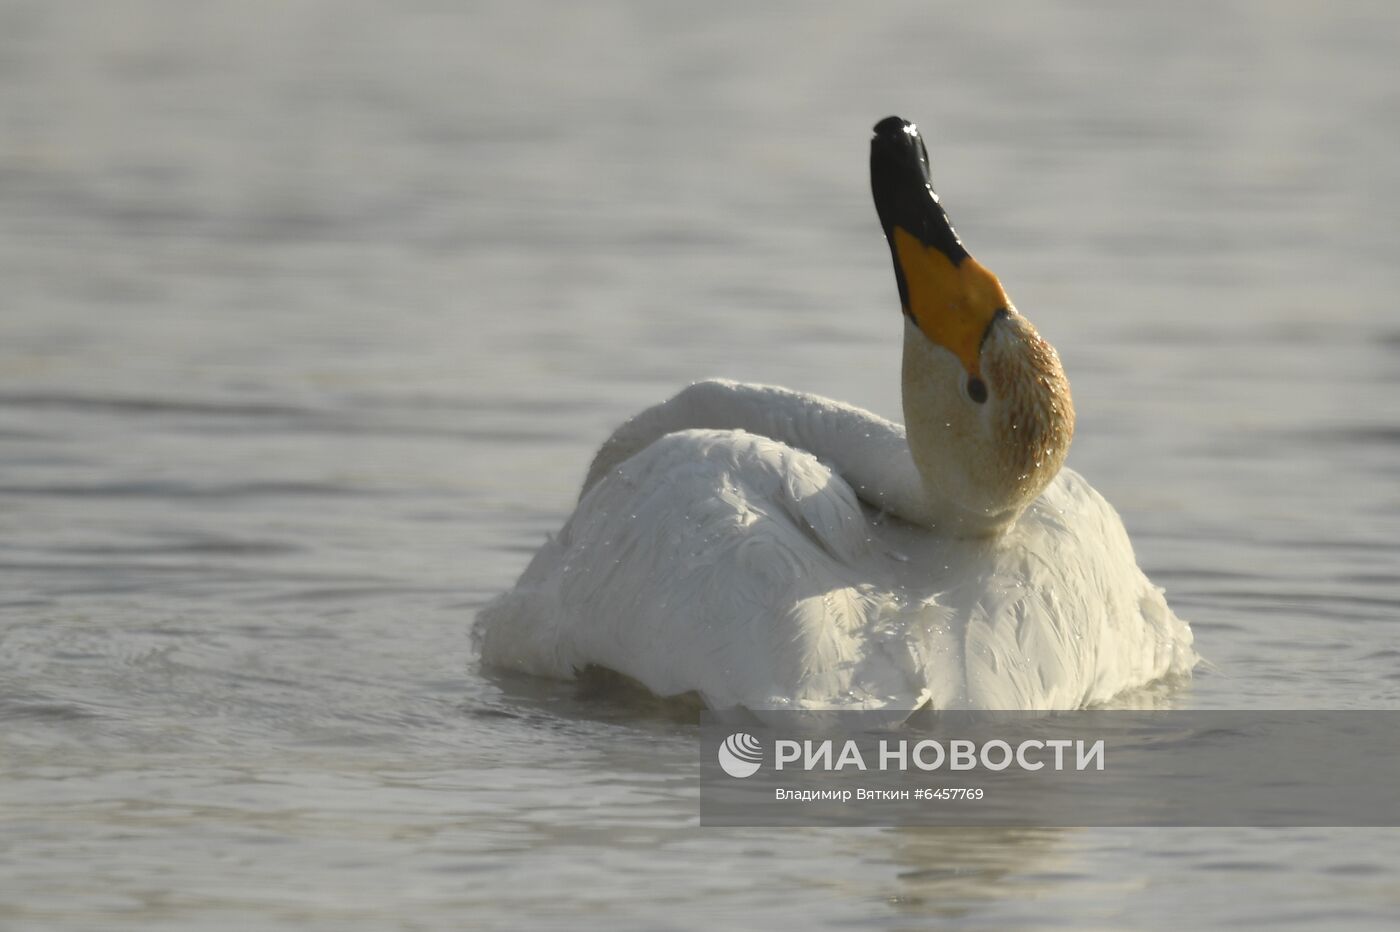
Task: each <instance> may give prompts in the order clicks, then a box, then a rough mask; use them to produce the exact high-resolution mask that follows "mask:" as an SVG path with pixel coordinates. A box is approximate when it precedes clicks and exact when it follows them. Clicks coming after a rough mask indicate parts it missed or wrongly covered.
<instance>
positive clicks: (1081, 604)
mask: <svg viewBox="0 0 1400 932" xmlns="http://www.w3.org/2000/svg"><path fill="white" fill-rule="evenodd" d="M709 423H714V424H716V425H718V424H725V425H727V426H728V427H729V428H730V429H708V428H707V426H706V425H707V424H709ZM673 424H674V425H684V426H686V427H688V428H691V429H684V430H678V431H673V432H667V431H668V428H669V427H670V426H671V425H673ZM695 425H699V426H698V428H696V427H695ZM736 425H737V426H738V427H742V428H749V429H750V430H754V431H757V432H753V433H751V432H749V430H745V429H733V428H734V427H735V426H736ZM769 434H778V435H781V436H783V437H784V438H785V439H788V440H793V441H796V443H795V445H789V443H784V442H782V441H780V440H776V439H772V438H771V436H768V435H769ZM809 451H813V452H809ZM817 454H821V458H819V457H818V455H817ZM833 466H834V467H835V468H833ZM917 483H918V475H917V472H916V470H915V468H914V465H913V462H912V460H911V458H910V455H909V452H908V448H907V445H906V444H905V443H904V435H903V429H902V428H901V427H899V425H895V424H891V423H890V422H888V421H885V420H883V419H881V418H878V417H876V416H875V415H873V414H869V413H868V412H864V411H861V410H860V409H857V408H853V407H851V406H848V405H842V404H839V403H837V402H832V401H829V400H827V399H822V398H816V397H814V396H808V395H801V394H798V393H795V392H788V391H784V390H782V389H773V388H767V387H762V386H744V385H737V384H735V383H729V382H706V383H699V384H698V385H697V386H693V387H692V388H691V389H688V390H687V392H683V393H682V394H681V395H680V396H677V398H676V399H673V400H672V401H671V402H668V403H667V404H666V405H661V406H658V407H657V408H653V409H651V410H650V411H648V412H645V413H644V414H643V415H640V416H639V417H638V418H636V419H634V421H633V422H630V423H629V424H628V425H625V426H624V427H623V428H622V429H620V430H619V431H618V433H617V434H616V435H614V438H613V439H612V440H611V441H609V443H608V444H607V445H605V447H604V449H603V450H602V451H601V452H600V454H599V458H598V460H597V461H595V464H594V468H593V469H592V470H591V471H590V475H589V480H588V482H587V483H586V484H585V492H584V494H583V496H582V498H581V499H580V501H579V503H578V507H577V509H576V510H575V511H574V513H573V515H572V516H571V517H570V518H569V519H568V521H567V523H565V525H564V527H563V529H562V530H561V531H560V532H559V534H558V536H557V537H555V538H554V539H552V540H550V541H548V542H547V543H546V544H545V545H544V546H543V547H542V548H541V549H540V551H539V552H538V553H537V554H536V555H535V557H534V559H533V560H531V562H530V564H529V566H528V567H527V568H526V570H525V572H524V574H523V575H522V576H521V577H520V580H519V582H518V583H517V584H516V586H515V588H514V589H512V590H511V591H510V592H507V593H506V594H504V595H503V596H501V597H499V598H498V599H496V600H495V601H494V602H492V603H491V604H490V605H488V606H487V607H486V608H484V609H483V610H482V612H481V614H480V618H479V621H478V627H477V634H478V637H479V639H480V648H481V654H482V658H483V660H484V661H485V662H487V663H488V664H492V665H497V666H501V667H507V668H513V669H516V670H521V671H525V672H529V673H535V674H540V675H544V676H551V677H558V678H566V679H567V678H570V677H573V676H574V675H575V674H576V673H577V672H578V671H580V670H582V669H584V668H585V667H588V666H601V667H604V668H607V669H610V670H613V671H616V672H618V673H622V674H625V675H627V676H629V677H631V678H632V679H634V680H637V681H638V682H640V683H641V684H642V685H644V686H646V687H647V688H648V689H650V690H651V691H652V692H654V693H656V694H658V695H661V696H669V695H677V694H681V693H687V692H692V691H694V692H698V693H699V694H700V695H701V697H702V698H703V699H704V701H705V702H706V703H707V704H708V705H709V706H711V707H713V708H730V707H735V706H743V707H746V708H749V709H752V710H767V709H784V708H825V709H830V708H868V709H878V708H888V709H909V710H912V709H914V708H917V707H919V706H921V705H925V704H928V705H931V706H932V707H934V708H939V709H954V708H973V709H1047V708H1075V707H1080V706H1084V705H1089V704H1092V703H1097V702H1102V701H1105V700H1108V699H1110V698H1112V697H1113V696H1115V695H1116V694H1118V693H1120V692H1122V691H1124V690H1127V689H1131V688H1134V687H1138V686H1142V685H1145V684H1147V683H1149V682H1151V681H1153V680H1156V679H1160V678H1162V677H1165V676H1168V675H1172V674H1184V673H1187V672H1189V671H1190V669H1191V667H1192V666H1193V665H1194V663H1195V661H1196V655H1195V653H1194V651H1193V650H1192V648H1191V642H1192V638H1191V631H1190V628H1189V627H1188V626H1187V625H1186V624H1185V623H1184V622H1183V621H1181V620H1180V619H1178V618H1177V617H1176V616H1175V615H1174V614H1172V612H1171V610H1170V609H1169V608H1168V607H1167V604H1166V602H1165V600H1164V599H1163V597H1162V594H1161V590H1159V589H1157V588H1156V587H1154V586H1153V585H1152V584H1151V583H1150V582H1149V581H1148V580H1147V578H1146V577H1145V576H1144V575H1143V574H1142V572H1141V570H1139V569H1138V567H1137V563H1136V561H1135V559H1134V556H1133V550H1132V546H1131V544H1130V543H1129V541H1128V537H1127V534H1126V532H1125V531H1124V529H1123V524H1122V522H1121V520H1120V519H1119V517H1118V515H1117V513H1116V512H1114V510H1113V508H1112V507H1111V506H1110V505H1109V504H1108V503H1107V502H1106V501H1104V499H1103V498H1102V497H1101V496H1100V495H1099V494H1098V493H1097V492H1095V491H1094V490H1093V488H1091V487H1090V486H1089V484H1088V483H1087V482H1085V481H1084V479H1083V478H1081V477H1080V476H1079V475H1078V474H1076V473H1074V472H1073V471H1071V470H1069V469H1064V470H1062V471H1061V472H1060V474H1059V476H1057V477H1056V478H1055V479H1054V481H1053V482H1052V483H1051V484H1050V485H1049V486H1048V487H1047V488H1046V490H1045V491H1044V492H1043V493H1042V495H1041V496H1040V498H1039V499H1038V500H1037V501H1036V503H1035V504H1034V505H1032V506H1031V508H1030V509H1029V510H1027V512H1026V513H1025V514H1024V515H1022V516H1021V518H1020V520H1019V521H1018V523H1017V524H1016V525H1015V526H1014V527H1013V528H1011V529H1010V531H1009V532H1008V533H1006V534H1005V535H1003V536H1001V537H998V538H996V539H991V540H969V539H958V538H949V537H944V536H941V535H939V534H937V533H935V532H932V531H930V530H928V529H927V528H924V527H919V526H917V525H914V524H910V523H906V522H905V521H902V520H900V519H899V518H896V517H893V516H891V515H890V514H889V513H887V512H886V511H884V510H877V509H876V508H875V507H874V506H873V505H872V504H869V503H872V502H873V503H877V504H878V505H880V506H883V507H884V508H889V509H890V511H892V512H894V513H901V511H902V509H901V508H900V506H901V505H904V504H906V503H908V505H909V507H911V508H913V507H917V499H918V496H919V491H918V485H917ZM853 486H854V488H853ZM857 489H859V490H860V494H857Z"/></svg>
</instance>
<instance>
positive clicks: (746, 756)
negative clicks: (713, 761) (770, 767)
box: [719, 731, 763, 780]
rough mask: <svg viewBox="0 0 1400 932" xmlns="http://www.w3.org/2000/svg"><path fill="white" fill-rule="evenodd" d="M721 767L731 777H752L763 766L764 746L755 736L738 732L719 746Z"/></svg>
mask: <svg viewBox="0 0 1400 932" xmlns="http://www.w3.org/2000/svg"><path fill="white" fill-rule="evenodd" d="M719 766H720V768H721V769H722V770H723V771H724V772H725V773H727V774H729V775H730V776H731V777H738V778H739V779H741V780H742V779H743V778H744V777H751V776H753V775H754V774H756V773H758V768H759V767H762V766H763V745H762V744H761V743H760V742H759V740H758V739H757V738H755V737H754V736H753V735H750V734H745V733H744V732H742V731H736V732H734V734H732V735H730V736H729V737H728V738H725V739H724V743H723V744H721V745H720V746H719Z"/></svg>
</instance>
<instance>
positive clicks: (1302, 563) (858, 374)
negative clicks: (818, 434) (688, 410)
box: [0, 0, 1400, 930]
mask: <svg viewBox="0 0 1400 932" xmlns="http://www.w3.org/2000/svg"><path fill="white" fill-rule="evenodd" d="M1397 27H1400V12H1397V10H1396V8H1395V7H1394V6H1393V5H1387V4H1374V5H1363V4H1344V5H1334V6H1330V7H1324V6H1322V5H1319V4H1308V3H1302V2H1296V3H1279V2H1258V3H1253V4H1247V3H1237V4H1229V5H1226V6H1223V7H1222V6H1218V5H1210V6H1204V5H1202V6H1192V5H1186V6H1181V5H1160V6H1159V7H1158V8H1152V9H1149V8H1142V9H1133V10H1127V9H1120V8H1118V7H1114V6H1111V5H1102V6H1101V5H1096V4H1061V5H1056V6H1055V7H1054V8H1050V7H1046V6H1043V5H1041V4H1036V3H1029V2H1028V3H1024V4H998V5H997V6H996V8H995V10H987V9H983V8H979V7H975V6H968V7H965V8H963V7H950V8H947V9H933V8H931V7H929V5H928V4H926V3H922V2H908V3H897V4H880V5H876V6H875V7H873V8H857V7H856V6H853V5H842V6H834V5H833V6H830V7H821V8H816V7H812V6H811V5H807V4H796V3H775V4H762V5H752V4H743V5H740V4H732V5H731V4H720V5H718V6H715V5H711V6H709V7H706V8H705V9H703V10H701V9H699V8H696V7H693V6H684V7H683V6H675V7H666V8H663V7H661V6H658V5H655V4H650V3H641V2H637V3H631V4H628V3H598V4H587V5H582V6H581V5H569V4H537V5H530V6H525V5H521V4H514V3H484V2H478V3H472V4H465V5H464V4H450V3H440V2H428V0H419V2H408V3H401V4H397V5H395V6H394V7H393V8H389V7H387V6H386V7H380V6H375V5H370V4H346V3H334V4H333V3H329V2H326V3H313V2H300V3H285V2H270V0H269V2H259V3H242V4H234V5H214V4H185V3H180V2H177V0H168V2H145V3H143V2H124V3H117V4H102V5H78V4H66V3H46V2H41V0H32V2H5V3H3V4H0V139H3V142H0V282H3V283H4V284H3V286H0V289H2V290H0V294H3V298H2V299H0V301H2V302H3V316H0V457H2V458H3V459H0V462H3V465H4V468H3V475H0V568H3V580H4V585H3V588H2V589H0V600H2V601H0V822H3V832H0V926H3V927H4V928H7V929H8V928H16V929H20V928H39V927H42V928H46V929H49V928H104V929H114V928H140V929H153V928H180V929H221V928H230V929H235V928H236V929H242V928H248V927H260V928H297V929H320V928H324V929H336V930H343V929H355V928H365V929H380V928H388V927H399V928H429V927H439V926H451V927H459V926H464V925H467V926H486V927H500V928H519V927H523V926H524V927H528V926H550V925H558V926H576V925H586V926H598V927H606V928H663V927H664V928H687V927H700V926H713V925H717V924H720V923H724V924H728V925H734V926H761V925H772V924H774V923H777V922H780V921H781V922H782V923H783V924H784V925H786V924H797V923H802V924H805V925H808V926H854V927H872V926H873V927H894V928H905V927H920V926H923V925H925V924H927V923H928V922H929V921H931V920H933V919H944V920H948V921H951V922H952V923H953V924H957V925H963V926H967V927H989V928H1002V927H1006V926H1009V925H1015V924H1019V923H1028V924H1031V925H1037V926H1064V927H1069V928H1089V927H1093V928H1121V927H1125V926H1137V925H1149V926H1158V927H1176V926H1179V925H1191V926H1236V925H1245V926H1260V925H1264V924H1269V925H1280V926H1281V925H1288V924H1297V925H1303V926H1327V927H1330V928H1337V927H1342V926H1347V925H1351V926H1355V927H1368V926H1378V925H1383V924H1385V923H1386V922H1387V921H1388V920H1392V919H1394V917H1395V916H1396V915H1397V913H1400V893H1397V890H1400V884H1397V880H1400V836H1397V835H1396V833H1395V832H1392V831H1375V832H1359V831H1325V830H1297V831H1289V830H1276V831H1263V830H1260V831H1220V830H1185V829H1183V830H1174V831H1132V830H1115V831H1102V830H1098V831H1090V830H1085V831H1023V832H1005V831H999V832H987V831H959V832H938V831H934V832H930V831H915V830H908V831H889V830H875V829H870V830H842V831H831V830H828V831H818V830H810V831H807V830H804V831H773V830H757V829H755V830H747V831H739V830H736V831H729V830H724V831H721V830H705V831H702V830H700V829H699V828H698V826H697V824H696V820H697V812H698V805H697V797H696V794H697V784H696V766H695V758H694V753H695V735H694V731H693V730H692V727H691V726H689V725H687V724H685V723H683V722H677V721H674V720H672V719H670V718H668V717H666V715H664V714H660V713H658V712H656V711H655V710H638V709H636V708H634V707H632V706H629V705H625V704H622V703H619V702H616V701H611V700H606V699H602V700H590V699H588V698H587V697H582V698H581V697H579V696H578V695H577V694H576V692H575V691H574V689H573V688H571V687H568V686H556V685H552V684H543V683H536V682H529V681H524V680H518V679H513V678H502V677H500V676H496V675H488V674H486V673H484V672H483V671H481V670H480V669H479V668H478V667H477V665H476V662H475V660H474V658H473V656H472V653H471V650H470V646H469V641H468V637H467V632H468V628H469V624H470V621H471V619H472V616H473V613H474V611H475V609H477V608H478V607H480V606H481V605H482V604H483V603H484V602H485V600H487V599H488V598H489V597H490V596H491V595H493V594H494V593H496V592H498V591H500V590H501V589H503V588H505V587H507V586H508V585H510V584H511V582H512V581H513V580H514V577H515V575H516V574H517V573H518V572H519V570H520V569H521V568H522V567H523V565H524V563H525V561H526V559H527V557H528V555H529V554H530V553H531V552H532V551H533V549H534V548H535V547H536V546H537V545H538V544H539V542H540V541H541V540H542V539H543V536H544V534H545V533H547V532H549V531H551V530H553V529H554V528H556V527H557V526H558V525H559V523H560V522H561V521H562V519H563V517H564V516H565V515H566V514H567V513H568V511H569V510H570V507H571V504H572V501H573V497H574V495H575V494H576V490H577V485H578V483H579V481H580V480H581V478H582V476H583V472H584V469H585V467H586V464H587V462H588V459H589V457H590V455H591V454H592V452H593V450H594V448H595V447H596V446H597V444H598V443H599V442H600V441H601V440H602V439H603V438H604V437H605V436H606V434H607V432H608V431H609V430H610V429H611V427H612V426H614V425H615V424H616V423H617V422H619V421H620V420H621V419H623V418H624V417H625V416H627V415H628V414H629V413H631V412H633V411H635V410H637V409H638V408H640V407H642V406H644V405H646V404H649V403H651V402H654V401H656V400H658V399H660V398H663V397H665V396H666V395H667V394H669V393H670V392H672V391H674V390H675V389H676V388H677V387H678V386H680V385H682V384H684V383H685V382H687V381H689V380H692V379H695V378H699V377H702V376H708V375H720V376H727V377H732V378H743V379H748V380H754V381H767V382H777V383H782V384H787V385H790V386H793V387H795V388H800V389H805V390H810V391H818V392H821V393H824V394H828V395H832V396H836V397H839V398H843V399H846V400H849V401H852V402H855V403H858V404H862V405H865V406H867V407H869V408H872V409H873V410H875V411H877V412H880V413H882V414H885V415H888V416H897V415H898V401H897V391H898V388H897V385H898V380H897V374H896V367H897V359H898V351H899V338H900V324H899V314H898V309H897V308H896V307H895V305H894V302H895V297H894V289H893V284H892V281H891V277H890V274H889V271H888V267H887V266H888V255H887V252H886V249H885V245H884V242H883V240H882V238H881V236H880V233H879V228H878V226H877V224H876V222H875V219H874V214H873V210H872V208H871V207H870V204H869V197H868V193H867V188H866V178H865V171H866V168H865V158H866V144H867V138H868V130H869V127H870V126H871V124H873V123H874V122H875V120H877V119H878V118H880V117H882V116H885V115H887V114H889V113H898V114H901V115H903V116H907V117H909V118H912V119H915V120H917V121H918V122H919V123H920V125H921V127H922V128H923V130H924V132H925V134H926V136H927V137H928V140H929V145H930V148H931V150H932V153H933V159H934V168H935V177H936V179H937V181H938V182H939V185H940V188H941V190H942V193H943V197H944V201H945V203H946V204H947V206H948V208H949V210H950V212H951V215H952V216H953V218H954V220H955V222H956V223H957V225H958V229H959V231H960V232H961V233H962V235H963V238H964V240H965V241H966V242H967V243H968V245H969V247H970V248H971V249H972V251H973V252H974V253H975V254H976V255H977V256H978V257H979V259H980V260H981V261H982V262H983V263H984V264H986V265H987V266H988V267H990V268H992V269H994V270H996V271H997V272H998V273H999V274H1000V275H1001V277H1002V279H1003V281H1004V283H1005V284H1006V285H1007V287H1008V289H1009V290H1010V292H1011V294H1012V296H1013V298H1014V299H1015V300H1016V302H1017V304H1018V306H1019V307H1020V308H1021V310H1022V311H1023V312H1025V313H1026V314H1027V315H1028V316H1030V317H1031V319H1032V320H1033V321H1035V323H1036V324H1037V326H1038V327H1039V328H1040V329H1041V331H1042V333H1044V334H1045V335H1046V336H1047V337H1048V338H1049V339H1050V340H1052V341H1053V342H1054V343H1055V344H1056V345H1057V347H1058V348H1059V349H1060V352H1061V354H1062V356H1063V357H1064V359H1065V363H1066V367H1067V369H1068V371H1069V374H1070V377H1071V379H1072V381H1073V385H1074V392H1075V399H1076V402H1077V406H1078V409H1079V430H1078V435H1077V437H1076V440H1075V446H1074V449H1073V451H1072V453H1071V457H1070V462H1071V464H1072V465H1073V466H1074V467H1076V468H1077V469H1079V470H1080V471H1081V472H1083V473H1084V474H1085V475H1086V476H1088V477H1089V478H1090V479H1091V480H1092V481H1093V482H1094V483H1095V485H1096V486H1097V487H1098V488H1099V489H1100V490H1101V491H1102V492H1103V493H1104V494H1105V495H1106V496H1107V497H1108V499H1109V500H1110V501H1112V502H1114V503H1115V504H1116V505H1117V507H1118V508H1119V509H1120V511H1121V512H1122V514H1123V517H1124V520H1125V521H1126V523H1127V525H1128V528H1129V530H1130V532H1131V533H1132V536H1133V539H1134V542H1135V544H1136V546H1137V548H1138V552H1139V557H1140V561H1141V563H1142V564H1143V566H1144V567H1145V568H1146V570H1147V572H1148V574H1149V575H1150V576H1151V577H1152V578H1153V579H1154V580H1155V581H1157V582H1158V583H1159V584H1162V585H1164V586H1166V587H1167V589H1168V594H1169V598H1170V599H1171V602H1172V604H1173V606H1174V607H1175V608H1176V609H1177V611H1178V612H1179V613H1181V614H1182V615H1183V616H1185V617H1187V618H1189V619H1190V620H1191V621H1192V622H1193V623H1194V626H1195V630H1196V635H1197V639H1198V646H1199V648H1200V650H1201V651H1202V652H1203V653H1204V654H1205V656H1206V657H1207V658H1208V659H1209V660H1210V661H1211V663H1212V666H1211V667H1210V668H1207V669H1204V670H1202V671H1201V673H1200V675H1199V676H1198V677H1197V679H1196V680H1195V681H1194V682H1193V683H1192V684H1191V685H1190V686H1189V687H1187V688H1185V689H1184V690H1181V691H1179V692H1177V693H1174V694H1172V695H1171V697H1170V700H1169V701H1171V702H1172V703H1175V704H1177V705H1180V706H1182V707H1188V708H1280V707H1283V708H1287V707H1317V708H1391V709H1393V708H1397V707H1400V672H1397V671H1400V573H1398V572H1397V553H1398V552H1400V491H1398V490H1397V488H1398V487H1397V485H1396V482H1395V478H1394V477H1395V474H1396V464H1397V453H1400V414H1397V412H1400V405H1397V404H1396V400H1397V386H1400V319H1397V318H1396V315H1395V312H1394V308H1393V300H1394V299H1393V295H1394V294H1395V293H1396V292H1397V290H1400V266H1397V265H1396V263H1395V261H1394V257H1395V255H1396V254H1397V248H1400V222H1397V219H1396V218H1397V214H1396V211H1395V210H1394V209H1393V205H1394V204H1395V203H1396V202H1397V200H1398V199H1400V171H1397V168H1396V166H1397V165H1398V164H1400V161H1398V160H1397V159H1396V157H1395V155H1396V152H1397V145H1400V133H1397V130H1396V127H1397V126H1400V119H1397V115H1400V96H1397V91H1396V90H1395V83H1394V81H1393V72H1394V36H1395V35H1396V29H1397Z"/></svg>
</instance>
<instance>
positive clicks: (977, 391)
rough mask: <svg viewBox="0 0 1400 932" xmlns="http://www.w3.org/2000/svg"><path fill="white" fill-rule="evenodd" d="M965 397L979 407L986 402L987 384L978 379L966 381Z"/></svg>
mask: <svg viewBox="0 0 1400 932" xmlns="http://www.w3.org/2000/svg"><path fill="white" fill-rule="evenodd" d="M967 397H969V398H971V399H972V400H973V401H975V402H977V403H978V404H979V405H980V404H982V403H983V402H985V401H986V400H987V383H986V382H983V381H982V380H981V379H978V378H971V379H968V380H967Z"/></svg>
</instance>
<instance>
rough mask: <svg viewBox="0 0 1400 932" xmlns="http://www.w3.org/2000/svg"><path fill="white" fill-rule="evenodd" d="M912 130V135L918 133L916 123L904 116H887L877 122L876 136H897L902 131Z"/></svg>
mask: <svg viewBox="0 0 1400 932" xmlns="http://www.w3.org/2000/svg"><path fill="white" fill-rule="evenodd" d="M910 130H913V133H911V135H914V134H917V133H918V130H917V129H916V128H915V127H914V124H913V123H910V122H909V121H908V120H906V119H904V118H903V117H897V116H887V117H885V118H884V119H883V120H881V121H880V122H879V123H876V124H875V135H876V136H895V135H898V134H901V133H909V132H910Z"/></svg>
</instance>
